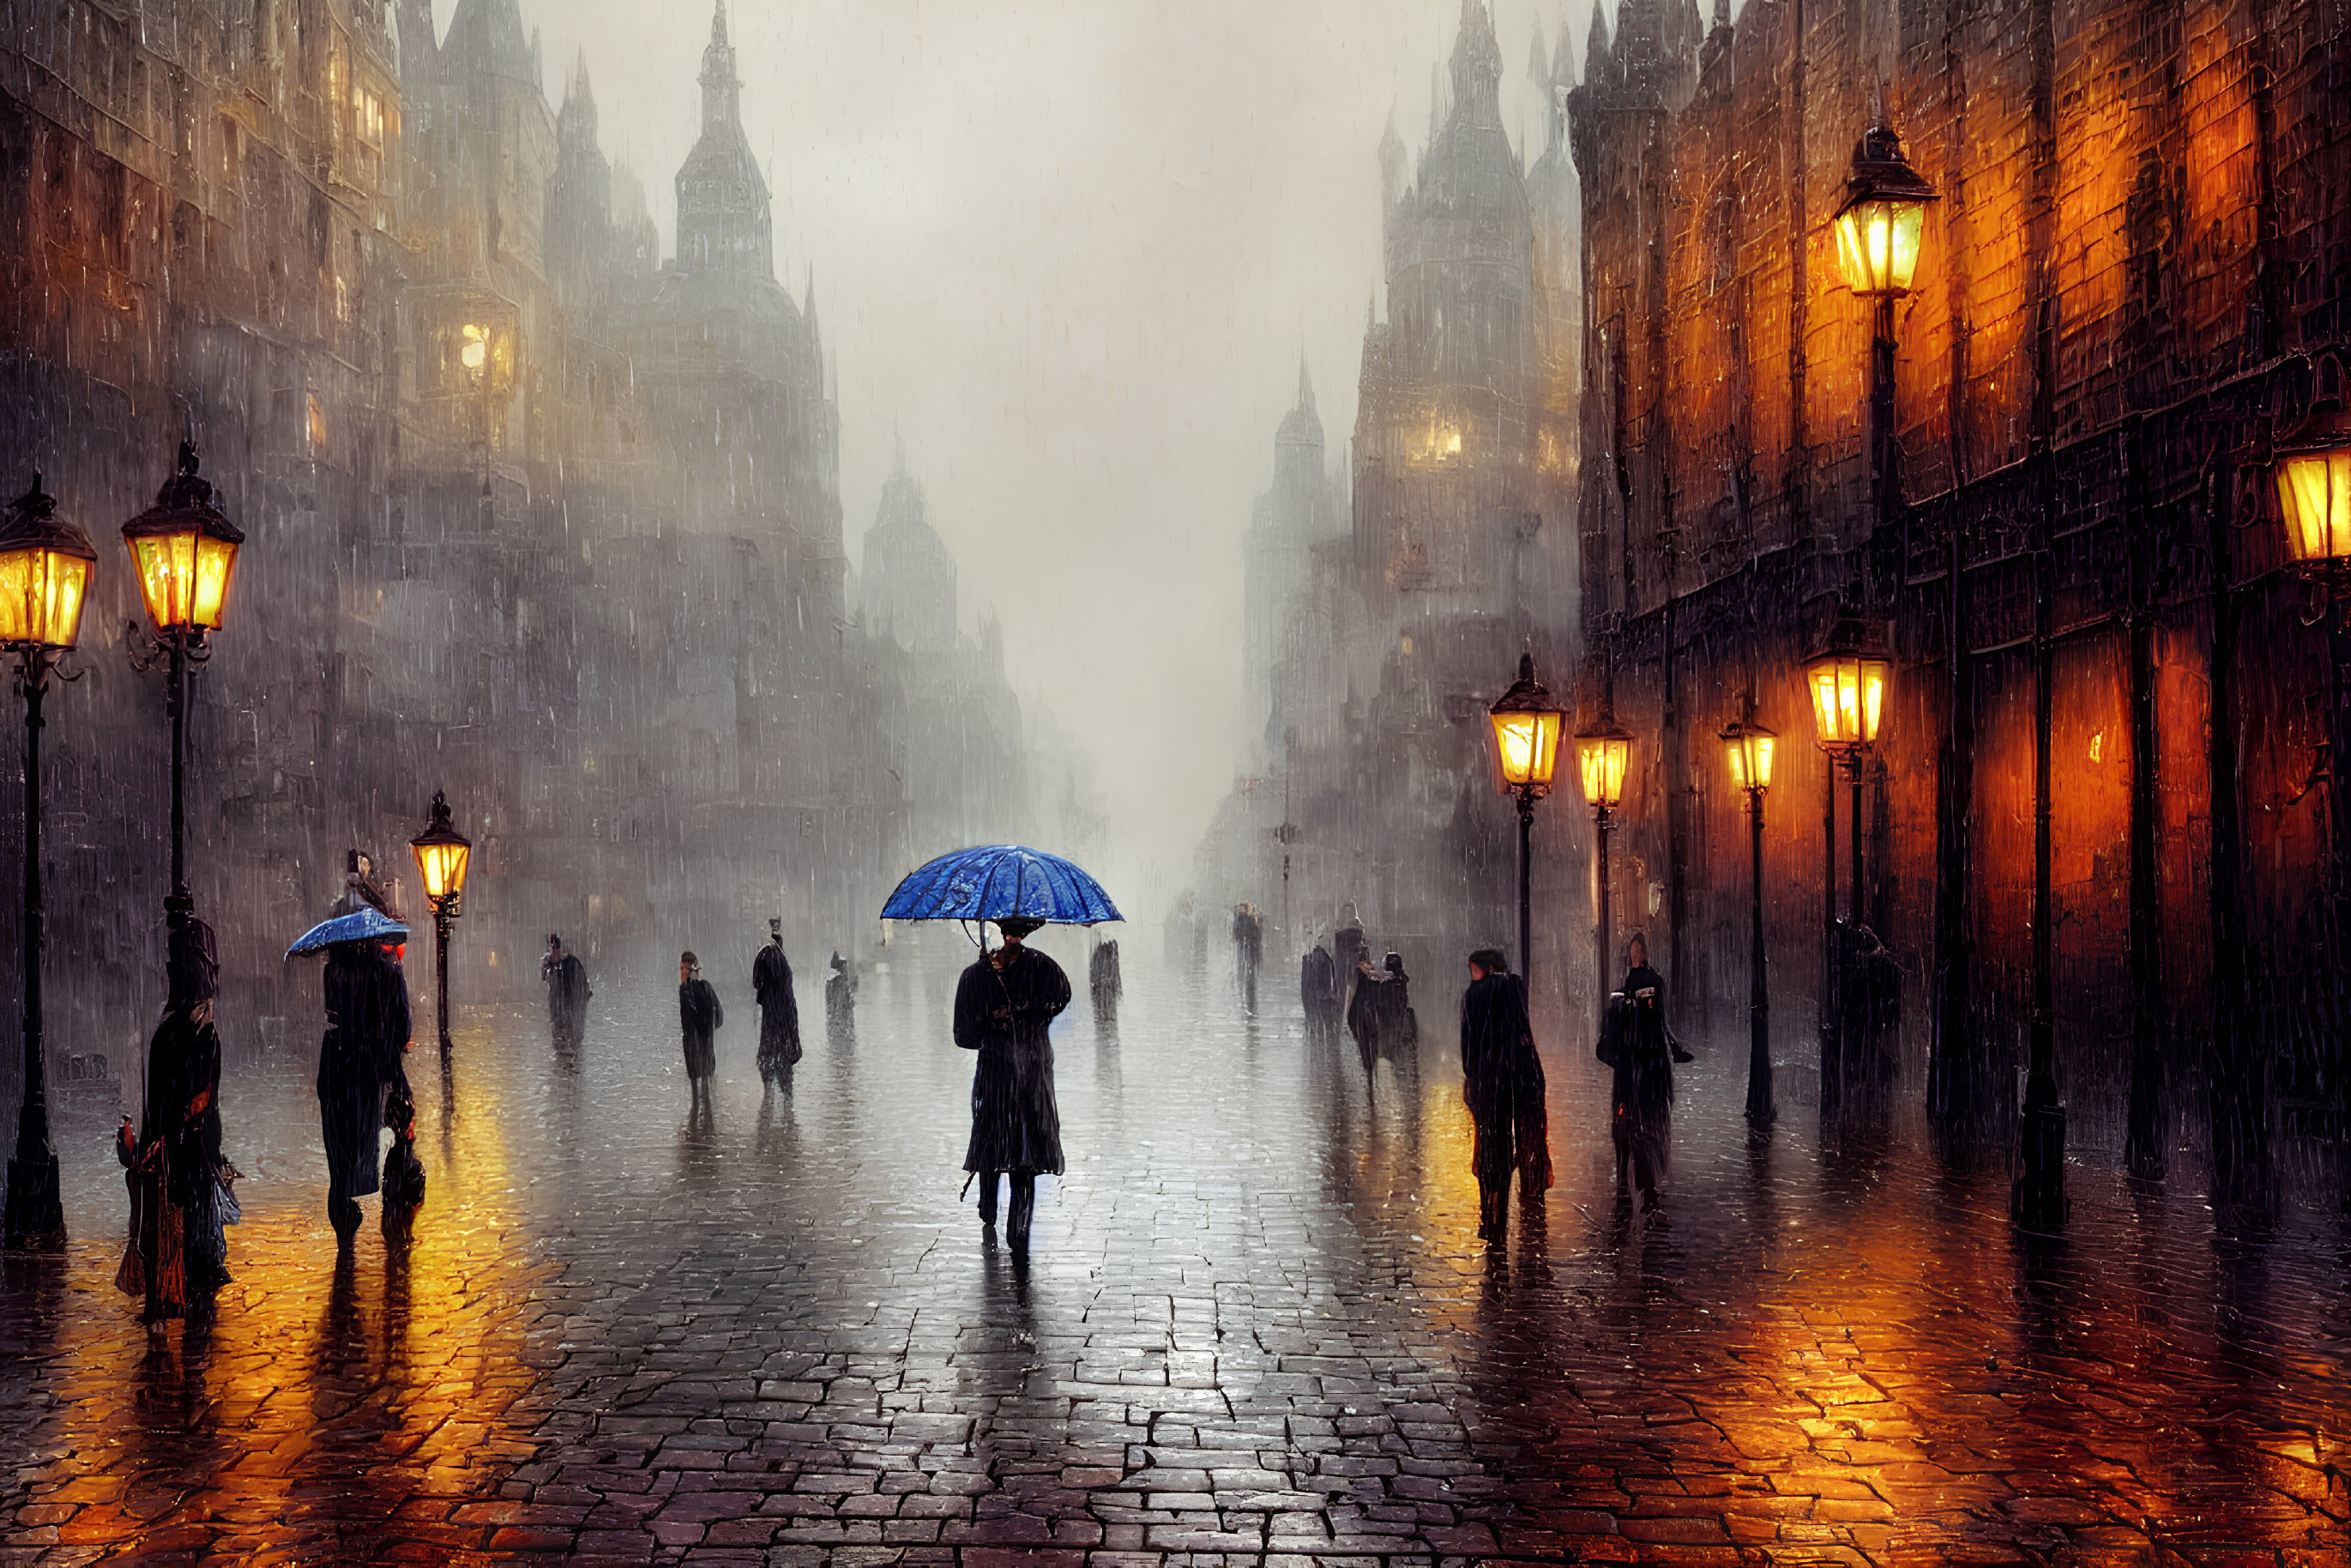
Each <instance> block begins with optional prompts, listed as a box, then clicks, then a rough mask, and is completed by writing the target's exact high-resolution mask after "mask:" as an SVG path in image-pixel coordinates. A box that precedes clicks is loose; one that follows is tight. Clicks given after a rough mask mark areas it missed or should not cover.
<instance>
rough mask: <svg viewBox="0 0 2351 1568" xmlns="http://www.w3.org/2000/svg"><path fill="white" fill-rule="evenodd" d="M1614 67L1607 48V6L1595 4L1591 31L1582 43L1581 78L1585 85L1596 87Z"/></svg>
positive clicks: (1605, 79) (1606, 77)
mask: <svg viewBox="0 0 2351 1568" xmlns="http://www.w3.org/2000/svg"><path fill="white" fill-rule="evenodd" d="M1614 69H1615V61H1614V59H1613V58H1612V57H1610V54H1609V48H1608V7H1607V6H1606V5H1593V7H1592V32H1591V34H1590V35H1589V36H1588V37H1586V38H1585V40H1584V45H1583V79H1584V81H1585V83H1586V84H1587V85H1589V86H1592V87H1598V86H1600V85H1602V84H1603V83H1604V82H1605V81H1607V79H1608V78H1609V76H1610V74H1611V73H1612V72H1614Z"/></svg>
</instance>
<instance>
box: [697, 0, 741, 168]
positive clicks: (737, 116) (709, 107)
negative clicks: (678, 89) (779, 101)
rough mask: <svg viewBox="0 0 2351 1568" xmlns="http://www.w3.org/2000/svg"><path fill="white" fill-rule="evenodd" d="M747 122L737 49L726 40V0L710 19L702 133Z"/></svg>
mask: <svg viewBox="0 0 2351 1568" xmlns="http://www.w3.org/2000/svg"><path fill="white" fill-rule="evenodd" d="M742 121H743V80H742V78H740V77H738V76H737V75H736V74H735V46H734V45H733V44H731V43H729V42H727V41H726V0H718V7H717V9H716V11H715V12H713V13H712V15H711V17H710V47H708V48H706V49H705V50H703V51H702V130H703V133H704V134H705V135H708V134H709V133H710V132H711V131H714V130H717V129H719V128H721V127H724V126H730V125H731V126H739V125H741V124H742Z"/></svg>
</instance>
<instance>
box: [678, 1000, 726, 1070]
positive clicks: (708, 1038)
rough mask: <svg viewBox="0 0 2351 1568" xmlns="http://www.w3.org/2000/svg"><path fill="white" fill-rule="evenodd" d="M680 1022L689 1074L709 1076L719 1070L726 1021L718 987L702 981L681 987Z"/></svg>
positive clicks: (686, 1068) (686, 1067)
mask: <svg viewBox="0 0 2351 1568" xmlns="http://www.w3.org/2000/svg"><path fill="white" fill-rule="evenodd" d="M677 1021H678V1027H679V1028H680V1029H681V1030H684V1034H685V1075H686V1076H687V1077H688V1078H696V1079H700V1078H707V1077H709V1076H710V1075H711V1073H713V1072H714V1071H717V1068H718V1039H717V1036H718V1030H719V1026H720V1025H722V1024H724V1023H725V1022H726V1009H725V1008H722V1007H720V1006H719V1005H718V991H717V989H716V988H715V987H714V986H712V985H711V983H710V982H709V981H707V980H699V979H697V980H688V981H686V982H684V984H683V985H681V986H679V987H678V988H677Z"/></svg>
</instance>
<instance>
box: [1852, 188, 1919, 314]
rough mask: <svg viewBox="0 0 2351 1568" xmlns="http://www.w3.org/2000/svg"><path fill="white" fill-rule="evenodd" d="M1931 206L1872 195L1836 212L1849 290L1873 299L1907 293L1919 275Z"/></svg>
mask: <svg viewBox="0 0 2351 1568" xmlns="http://www.w3.org/2000/svg"><path fill="white" fill-rule="evenodd" d="M1926 226H1927V204H1925V203H1924V202H1920V201H1913V200H1897V199H1895V198H1892V197H1887V196H1869V197H1865V198H1864V199H1863V200H1861V201H1857V202H1855V203H1854V204H1852V205H1851V206H1849V207H1847V208H1845V210H1844V212H1842V213H1839V214H1837V218H1836V236H1837V265H1838V267H1839V268H1840V269H1842V270H1843V272H1844V281H1845V287H1848V288H1851V289H1852V290H1853V291H1854V292H1855V294H1859V295H1863V296H1865V297H1868V298H1877V297H1882V296H1886V295H1894V294H1907V293H1908V292H1910V284H1911V280H1912V279H1913V278H1914V277H1917V271H1918V251H1919V246H1920V244H1921V242H1922V240H1923V238H1924V236H1925V234H1926Z"/></svg>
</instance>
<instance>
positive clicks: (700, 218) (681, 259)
mask: <svg viewBox="0 0 2351 1568" xmlns="http://www.w3.org/2000/svg"><path fill="white" fill-rule="evenodd" d="M677 265H678V268H679V270H680V271H684V272H719V273H738V274H741V275H743V276H746V277H760V278H773V277H775V276H776V254H775V231H774V219H773V217H772V216H771V214H770V212H769V209H768V182H767V178H766V176H764V175H762V174H761V173H760V172H759V163H758V159H756V158H754V157H752V156H751V144H750V142H749V141H747V140H746V139H745V137H744V135H743V82H742V78H740V77H738V76H737V75H736V74H735V46H734V45H733V44H731V43H729V42H728V41H727V37H726V0H718V9H717V11H716V14H715V15H714V16H712V17H711V19H710V47H707V48H705V49H704V50H703V51H702V139H701V140H700V141H696V142H695V144H694V151H693V152H691V153H690V154H688V155H687V157H686V160H685V162H684V165H683V166H682V167H681V168H680V169H679V170H678V172H677Z"/></svg>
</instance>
